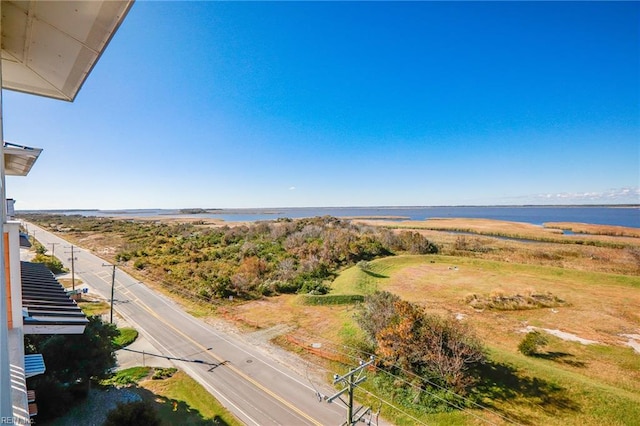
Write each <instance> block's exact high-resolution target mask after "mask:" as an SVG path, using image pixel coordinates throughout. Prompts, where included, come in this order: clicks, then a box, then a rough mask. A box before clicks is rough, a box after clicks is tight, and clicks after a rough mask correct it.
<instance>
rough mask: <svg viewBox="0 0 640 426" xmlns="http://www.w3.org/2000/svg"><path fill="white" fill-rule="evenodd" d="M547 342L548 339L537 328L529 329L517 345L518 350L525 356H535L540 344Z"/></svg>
mask: <svg viewBox="0 0 640 426" xmlns="http://www.w3.org/2000/svg"><path fill="white" fill-rule="evenodd" d="M547 343H549V339H548V337H547V336H545V335H544V334H542V333H540V332H539V331H537V330H534V331H531V332H529V333H527V335H526V336H524V339H522V342H520V344H519V345H518V350H519V351H520V352H522V353H523V354H525V355H527V356H535V355H537V354H538V349H539V348H540V347H541V346H544V345H546V344H547Z"/></svg>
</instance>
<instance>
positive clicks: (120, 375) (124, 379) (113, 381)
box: [100, 367, 151, 386]
mask: <svg viewBox="0 0 640 426" xmlns="http://www.w3.org/2000/svg"><path fill="white" fill-rule="evenodd" d="M149 374H151V367H131V368H127V369H124V370H120V371H117V372H116V373H114V374H113V375H112V376H111V377H109V378H108V379H104V380H102V381H100V384H101V385H103V386H109V385H121V386H122V385H131V384H135V383H138V382H139V381H140V380H142V379H144V378H146V377H148V376H149Z"/></svg>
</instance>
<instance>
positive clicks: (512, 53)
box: [3, 0, 640, 210]
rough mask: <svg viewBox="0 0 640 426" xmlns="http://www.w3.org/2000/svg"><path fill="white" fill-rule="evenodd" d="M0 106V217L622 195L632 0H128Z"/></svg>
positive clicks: (638, 11) (638, 199) (637, 65)
mask: <svg viewBox="0 0 640 426" xmlns="http://www.w3.org/2000/svg"><path fill="white" fill-rule="evenodd" d="M3 114H4V136H5V140H7V141H10V142H14V143H19V144H22V145H27V146H33V147H39V148H43V149H44V151H43V153H42V154H41V156H40V158H39V159H38V160H37V162H36V164H35V165H34V167H33V169H32V171H31V173H30V174H29V175H28V176H27V177H7V195H8V197H10V198H14V199H16V209H18V210H27V209H90V208H96V209H134V208H136V209H143V208H195V207H200V208H245V207H256V208H258V207H323V206H324V207H335V206H436V205H520V204H621V203H640V3H638V2H586V3H583V2H537V3H536V2H531V3H529V2H207V1H200V2H185V1H180V2H170V1H169V2H155V1H144V0H142V1H138V2H136V3H135V4H134V5H133V7H132V9H131V10H130V12H129V14H128V16H127V17H126V19H125V21H124V22H123V24H122V25H121V27H120V28H119V30H118V32H117V33H116V34H115V36H114V37H113V39H112V40H111V42H110V44H109V46H108V47H107V49H106V51H105V52H104V54H103V55H102V57H101V58H100V60H99V62H98V63H97V65H96V66H95V68H94V69H93V71H92V73H91V74H90V75H89V77H88V79H87V80H86V82H85V84H84V86H83V88H82V89H81V91H80V92H79V94H78V96H77V98H76V100H75V101H74V102H73V103H68V102H64V101H57V100H52V99H47V98H42V97H38V96H33V95H27V94H22V93H16V92H11V91H4V92H3Z"/></svg>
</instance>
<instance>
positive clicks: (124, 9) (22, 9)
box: [1, 0, 133, 101]
mask: <svg viewBox="0 0 640 426" xmlns="http://www.w3.org/2000/svg"><path fill="white" fill-rule="evenodd" d="M132 4H133V1H132V0H124V1H123V0H119V1H112V0H92V1H37V0H27V1H11V0H2V43H1V44H2V87H3V88H5V89H11V90H17V91H19V92H26V93H32V94H35V95H41V96H47V97H50V98H56V99H62V100H66V101H73V100H74V99H75V97H76V95H77V94H78V91H79V90H80V88H81V87H82V84H83V83H84V81H85V79H86V78H87V76H88V75H89V73H90V72H91V70H92V69H93V67H94V66H95V64H96V62H97V61H98V59H99V58H100V55H102V52H103V51H104V49H105V48H106V47H107V45H108V44H109V41H110V40H111V38H112V37H113V35H114V34H115V32H116V30H117V29H118V27H119V26H120V24H121V23H122V21H123V20H124V18H125V16H126V15H127V13H128V12H129V9H130V8H131V5H132Z"/></svg>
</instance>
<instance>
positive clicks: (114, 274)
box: [102, 263, 116, 324]
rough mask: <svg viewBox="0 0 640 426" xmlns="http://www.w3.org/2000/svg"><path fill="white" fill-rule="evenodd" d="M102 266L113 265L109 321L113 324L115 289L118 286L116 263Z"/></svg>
mask: <svg viewBox="0 0 640 426" xmlns="http://www.w3.org/2000/svg"><path fill="white" fill-rule="evenodd" d="M102 266H111V267H112V268H113V269H112V271H111V313H110V314H109V322H110V323H111V324H113V290H114V288H115V286H116V265H108V264H104V263H103V264H102Z"/></svg>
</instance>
